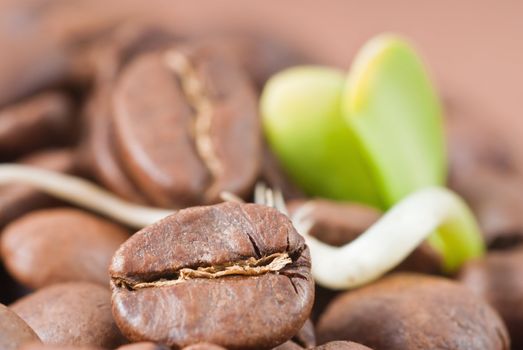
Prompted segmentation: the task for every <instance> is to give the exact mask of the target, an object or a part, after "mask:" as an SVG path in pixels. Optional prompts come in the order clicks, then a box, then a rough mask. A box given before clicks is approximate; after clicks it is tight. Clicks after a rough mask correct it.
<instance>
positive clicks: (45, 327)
mask: <svg viewBox="0 0 523 350" xmlns="http://www.w3.org/2000/svg"><path fill="white" fill-rule="evenodd" d="M11 309H12V310H13V311H14V312H16V313H17V314H18V315H19V316H20V317H21V318H22V319H23V320H24V321H25V322H27V324H29V326H31V328H33V330H34V331H35V332H36V334H38V336H39V337H40V339H41V340H42V341H43V342H44V343H45V344H53V345H74V346H93V347H102V348H112V347H115V346H118V345H120V344H122V343H123V342H124V338H123V337H122V335H121V333H120V332H119V330H118V328H117V327H116V324H115V323H114V320H113V318H112V315H111V294H110V292H109V290H107V288H104V287H102V286H100V285H97V284H93V283H86V282H70V283H61V284H55V285H52V286H49V287H45V288H42V289H40V290H38V291H36V292H34V293H32V294H30V295H27V296H25V297H23V298H21V299H19V300H18V301H17V302H15V303H14V304H12V305H11Z"/></svg>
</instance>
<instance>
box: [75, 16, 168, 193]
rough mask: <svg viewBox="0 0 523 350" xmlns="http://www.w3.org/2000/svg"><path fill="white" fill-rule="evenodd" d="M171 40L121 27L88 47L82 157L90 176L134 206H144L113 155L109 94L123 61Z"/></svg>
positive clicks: (149, 30) (153, 30)
mask: <svg viewBox="0 0 523 350" xmlns="http://www.w3.org/2000/svg"><path fill="white" fill-rule="evenodd" d="M173 40H174V39H173V38H172V37H171V36H170V35H168V34H167V33H165V32H163V31H161V30H159V29H157V28H154V27H153V28H151V27H147V26H146V27H143V26H139V25H132V24H128V25H122V26H120V27H117V28H116V29H115V30H114V31H113V32H112V33H111V34H110V35H109V37H108V38H106V39H105V40H102V42H101V43H98V42H97V45H96V46H95V47H94V48H92V50H91V51H92V52H90V54H91V56H92V63H91V65H92V66H93V68H92V70H93V72H92V74H93V75H94V88H93V93H92V94H91V96H90V97H89V99H88V102H87V104H86V107H85V111H84V114H85V115H84V117H85V124H86V137H85V140H84V142H83V145H82V150H83V152H82V155H83V156H84V161H85V162H86V163H87V166H88V167H89V168H90V169H91V170H92V172H93V175H94V176H95V177H96V178H97V179H98V180H99V181H100V182H101V183H102V184H103V185H104V186H106V187H107V188H108V189H110V190H111V191H113V192H114V193H116V194H118V195H119V196H121V197H123V198H125V199H128V200H131V201H133V202H137V203H147V200H146V198H145V197H144V195H143V194H141V193H140V191H139V189H138V188H137V187H136V185H135V184H134V183H133V182H132V181H131V179H130V178H129V176H128V175H127V174H126V173H125V170H124V169H123V168H122V164H121V161H120V159H119V157H118V156H117V155H116V154H115V147H114V133H113V127H112V120H111V118H112V117H111V115H112V113H113V108H112V103H111V102H112V93H113V89H114V86H115V83H116V80H117V77H118V74H119V73H120V70H121V68H122V67H123V66H124V64H125V62H126V61H128V60H130V59H131V57H133V56H135V55H137V54H138V53H140V52H142V51H146V50H149V49H152V48H155V47H160V46H164V45H165V44H166V43H167V42H172V41H173Z"/></svg>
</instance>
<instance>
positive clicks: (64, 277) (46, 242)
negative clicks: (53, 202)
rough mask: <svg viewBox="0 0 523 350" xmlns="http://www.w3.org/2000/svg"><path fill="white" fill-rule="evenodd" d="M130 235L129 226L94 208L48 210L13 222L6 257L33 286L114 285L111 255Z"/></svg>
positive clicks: (0, 251) (2, 245)
mask: <svg viewBox="0 0 523 350" xmlns="http://www.w3.org/2000/svg"><path fill="white" fill-rule="evenodd" d="M127 238H129V234H128V233H127V231H126V230H125V229H124V228H122V227H121V226H118V225H116V224H114V223H112V222H110V221H107V220H105V219H102V218H99V217H97V216H95V215H92V214H89V213H88V212H84V211H81V210H78V209H70V208H56V209H46V210H39V211H35V212H31V213H30V214H27V215H25V216H24V217H22V218H20V219H18V220H16V221H14V222H12V223H11V224H10V225H8V226H7V227H6V228H5V230H4V231H3V233H2V236H1V237H0V255H1V257H2V260H3V261H4V263H5V265H6V267H7V270H8V271H9V272H10V274H11V275H12V276H13V277H15V278H16V279H17V280H18V281H19V282H20V283H22V284H24V285H25V286H28V287H30V288H35V289H37V288H41V287H44V286H48V285H50V284H54V283H59V282H69V281H87V282H94V283H99V284H101V285H103V286H108V285H109V275H108V273H107V269H108V267H109V264H110V262H111V258H112V256H113V254H114V252H115V251H116V249H118V247H119V246H120V244H122V243H123V242H125V240H126V239H127Z"/></svg>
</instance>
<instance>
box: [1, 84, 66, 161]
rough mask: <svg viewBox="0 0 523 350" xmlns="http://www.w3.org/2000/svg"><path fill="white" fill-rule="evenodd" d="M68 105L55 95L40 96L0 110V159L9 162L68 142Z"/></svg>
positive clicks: (63, 99)
mask: <svg viewBox="0 0 523 350" xmlns="http://www.w3.org/2000/svg"><path fill="white" fill-rule="evenodd" d="M71 113H72V103H71V101H70V100H69V99H68V98H67V97H66V96H65V95H64V94H61V93H59V92H44V93H41V94H39V95H36V96H33V97H30V98H27V99H25V100H23V101H20V102H18V103H16V104H13V105H10V106H6V107H4V108H3V109H1V110H0V157H2V158H4V159H12V158H14V157H16V156H19V155H22V154H24V153H27V152H29V151H33V150H35V149H37V148H39V147H45V146H50V145H57V144H60V143H63V142H64V141H65V140H67V139H68V138H70V136H71V132H72V122H73V119H72V115H71Z"/></svg>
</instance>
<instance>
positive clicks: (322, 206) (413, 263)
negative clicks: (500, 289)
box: [288, 199, 442, 273]
mask: <svg viewBox="0 0 523 350" xmlns="http://www.w3.org/2000/svg"><path fill="white" fill-rule="evenodd" d="M288 206H289V211H290V212H291V214H294V213H296V212H297V211H298V210H300V208H302V209H301V210H303V209H305V208H307V209H306V210H307V212H308V213H309V214H308V216H307V217H308V218H309V219H310V220H311V221H312V226H311V229H310V231H309V233H310V234H311V236H313V237H316V238H318V239H319V240H321V241H322V242H325V243H327V244H330V245H333V246H338V247H339V246H342V245H344V244H347V243H349V242H352V241H353V240H354V239H356V238H357V237H358V236H359V235H361V234H362V233H363V232H365V231H366V230H367V229H368V228H369V227H370V226H371V225H372V224H374V223H375V222H376V221H377V220H378V219H379V218H380V216H381V212H379V211H378V210H376V209H374V208H372V207H369V206H366V205H362V204H357V203H350V202H339V201H332V200H326V199H314V200H293V201H290V202H289V203H288ZM304 206H306V207H304ZM441 267H442V257H441V256H440V255H439V254H438V253H437V252H436V251H435V250H434V249H433V248H432V247H431V246H430V245H429V244H428V243H426V242H424V243H422V244H421V245H420V246H419V247H418V248H416V250H414V251H413V252H412V253H411V254H410V255H409V256H408V257H407V258H406V259H405V260H404V261H403V262H402V263H401V264H400V265H399V266H398V267H397V268H396V269H395V270H396V271H414V272H423V273H439V272H441Z"/></svg>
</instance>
